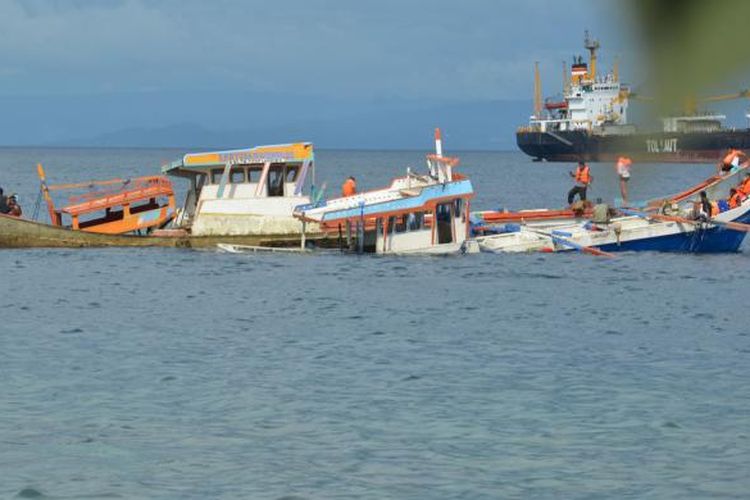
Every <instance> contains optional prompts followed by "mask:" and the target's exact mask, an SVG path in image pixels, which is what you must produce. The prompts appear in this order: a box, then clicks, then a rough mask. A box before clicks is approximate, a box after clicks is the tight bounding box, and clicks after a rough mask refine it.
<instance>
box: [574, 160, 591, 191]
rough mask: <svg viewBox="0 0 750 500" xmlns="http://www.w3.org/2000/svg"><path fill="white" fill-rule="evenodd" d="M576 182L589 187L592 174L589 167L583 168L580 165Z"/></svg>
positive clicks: (577, 169)
mask: <svg viewBox="0 0 750 500" xmlns="http://www.w3.org/2000/svg"><path fill="white" fill-rule="evenodd" d="M576 182H580V183H581V184H583V185H584V186H588V185H589V184H590V183H591V173H590V171H589V166H588V165H584V166H583V167H581V166H580V165H579V166H578V167H577V168H576Z"/></svg>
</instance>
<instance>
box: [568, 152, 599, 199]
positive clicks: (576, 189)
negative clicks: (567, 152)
mask: <svg viewBox="0 0 750 500" xmlns="http://www.w3.org/2000/svg"><path fill="white" fill-rule="evenodd" d="M568 174H570V176H571V177H573V178H574V179H575V181H576V184H575V186H573V189H571V190H570V191H568V205H572V204H573V200H574V199H575V197H576V194H577V195H578V197H579V199H580V200H581V201H586V190H587V189H588V187H589V184H591V181H592V180H594V178H593V177H591V170H590V169H589V166H588V165H586V163H585V162H583V161H579V162H578V167H577V168H576V172H575V174H574V173H573V172H568Z"/></svg>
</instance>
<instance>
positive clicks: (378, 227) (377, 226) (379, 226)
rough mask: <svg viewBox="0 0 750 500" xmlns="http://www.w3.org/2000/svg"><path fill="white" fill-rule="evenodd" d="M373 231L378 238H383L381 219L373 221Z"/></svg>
mask: <svg viewBox="0 0 750 500" xmlns="http://www.w3.org/2000/svg"><path fill="white" fill-rule="evenodd" d="M375 230H376V232H377V235H378V236H383V219H382V218H380V217H379V218H378V219H377V220H376V221H375Z"/></svg>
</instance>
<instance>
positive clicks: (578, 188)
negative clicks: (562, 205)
mask: <svg viewBox="0 0 750 500" xmlns="http://www.w3.org/2000/svg"><path fill="white" fill-rule="evenodd" d="M632 165H633V160H631V159H630V158H628V157H627V156H620V157H619V158H618V159H617V163H616V164H615V171H616V172H617V177H618V178H619V179H620V194H621V195H622V201H623V203H627V202H628V181H630V167H631V166H632ZM568 174H569V175H570V176H571V177H572V178H573V179H574V180H575V185H574V186H573V188H572V189H571V190H570V191H568V205H572V204H573V200H575V197H576V195H578V199H579V200H580V201H581V202H584V203H585V202H586V191H587V190H588V187H589V185H591V183H592V182H593V180H594V177H593V176H592V175H591V169H590V168H589V166H588V165H587V164H586V162H584V161H579V162H578V166H577V167H576V170H575V172H572V171H571V172H568Z"/></svg>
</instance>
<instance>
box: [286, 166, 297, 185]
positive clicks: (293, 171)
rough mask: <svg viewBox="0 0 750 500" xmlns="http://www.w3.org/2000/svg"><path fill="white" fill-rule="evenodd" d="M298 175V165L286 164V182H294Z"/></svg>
mask: <svg viewBox="0 0 750 500" xmlns="http://www.w3.org/2000/svg"><path fill="white" fill-rule="evenodd" d="M298 175H299V165H287V166H286V182H296V181H297V176H298Z"/></svg>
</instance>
